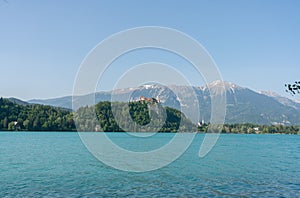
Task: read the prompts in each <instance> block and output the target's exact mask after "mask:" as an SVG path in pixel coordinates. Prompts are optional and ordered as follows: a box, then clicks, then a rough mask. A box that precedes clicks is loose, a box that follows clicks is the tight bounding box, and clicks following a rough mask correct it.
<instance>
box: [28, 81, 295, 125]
mask: <svg viewBox="0 0 300 198" xmlns="http://www.w3.org/2000/svg"><path fill="white" fill-rule="evenodd" d="M224 85H225V91H226V100H227V101H226V102H227V106H226V108H227V112H226V119H225V122H226V123H254V124H268V125H271V124H282V125H299V124H300V103H298V102H295V101H293V100H290V99H288V98H285V97H282V96H279V95H277V94H275V93H272V92H255V91H253V90H250V89H248V88H244V87H240V86H238V85H236V84H233V83H230V82H224ZM220 86H221V82H219V81H216V82H213V83H211V84H209V85H207V86H202V87H193V89H194V92H195V94H196V97H197V99H198V104H199V109H200V117H201V118H202V119H204V121H205V122H209V119H210V110H211V105H210V104H211V95H214V96H218V94H222V93H219V91H220V89H219V88H220ZM169 87H170V88H171V89H172V90H174V92H176V93H180V95H181V97H183V98H181V99H180V98H178V97H177V96H176V95H175V94H174V92H173V91H172V90H171V89H170V88H168V87H166V86H161V85H156V84H150V85H143V86H140V87H136V88H126V89H120V90H115V91H113V92H112V91H108V92H97V93H95V102H96V103H97V102H100V101H110V100H111V96H112V95H113V96H114V97H113V98H114V99H113V100H118V101H120V102H126V101H128V100H138V99H139V98H140V97H141V96H144V97H147V98H157V99H159V100H160V101H161V103H162V104H163V105H164V106H169V107H173V108H176V109H179V110H180V102H181V107H183V106H184V107H185V108H188V107H191V108H192V107H193V106H194V105H197V101H193V100H191V98H192V97H191V93H190V92H191V89H190V88H189V87H186V86H175V85H172V86H169ZM210 91H211V92H210ZM84 97H85V96H80V97H78V98H77V99H79V100H80V99H82V98H84ZM28 103H37V104H45V105H51V106H57V107H64V108H69V109H71V108H72V96H66V97H62V98H54V99H45V100H38V99H34V100H29V101H28Z"/></svg>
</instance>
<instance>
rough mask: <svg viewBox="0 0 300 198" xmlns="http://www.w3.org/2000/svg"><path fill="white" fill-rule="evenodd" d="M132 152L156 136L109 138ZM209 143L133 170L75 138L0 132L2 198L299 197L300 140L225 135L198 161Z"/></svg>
mask: <svg viewBox="0 0 300 198" xmlns="http://www.w3.org/2000/svg"><path fill="white" fill-rule="evenodd" d="M109 136H110V137H111V139H112V140H113V141H115V142H116V143H118V144H119V145H121V146H123V147H124V148H125V147H128V148H130V149H133V150H134V149H137V150H138V149H145V150H147V149H153V148H154V147H157V146H158V147H159V146H161V145H163V144H164V143H165V142H166V141H168V140H169V139H170V138H172V136H173V134H157V135H155V137H153V138H148V139H147V138H144V139H142V138H137V137H132V138H131V137H130V136H128V135H127V134H123V133H111V134H109ZM203 138H204V135H203V134H197V135H196V138H195V139H194V141H193V143H192V145H191V146H190V147H189V149H188V150H187V151H186V152H185V153H184V154H183V155H182V156H181V157H180V158H179V159H177V160H176V161H174V162H173V163H171V164H170V165H168V166H166V167H163V168H161V169H158V170H155V171H150V172H144V173H132V172H124V171H120V170H116V169H113V168H111V167H108V166H106V165H105V164H103V163H102V162H100V161H98V160H97V159H96V158H95V157H94V156H93V155H91V154H90V153H89V152H88V150H87V149H86V148H85V146H84V145H83V144H82V142H81V140H80V137H79V135H78V134H77V133H58V132H57V133H56V132H47V133H45V132H44V133H38V132H26V133H8V132H1V133H0V197H29V196H30V197H45V196H46V197H108V196H109V197H123V196H131V197H226V196H228V197H232V196H237V197H300V136H299V135H233V134H232V135H221V136H220V138H219V140H218V142H217V144H216V145H215V147H214V148H213V150H212V151H211V152H210V153H209V154H208V155H207V156H205V157H204V158H199V157H198V152H199V147H200V144H201V142H202V140H203Z"/></svg>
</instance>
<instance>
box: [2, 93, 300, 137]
mask: <svg viewBox="0 0 300 198" xmlns="http://www.w3.org/2000/svg"><path fill="white" fill-rule="evenodd" d="M116 118H117V119H116ZM75 121H76V122H75ZM75 123H76V125H75ZM209 126H210V125H209V124H206V123H203V124H202V125H201V126H197V127H196V125H195V124H193V123H192V122H191V121H190V120H189V119H188V118H187V117H186V116H185V115H184V114H183V113H182V112H180V111H178V110H176V109H173V108H169V107H163V106H162V105H161V104H160V103H157V102H147V101H143V102H142V101H137V102H129V103H122V102H113V103H111V102H108V101H105V102H99V103H98V104H96V105H94V106H86V107H81V108H79V109H78V110H77V111H76V112H72V111H71V110H69V109H64V108H59V107H53V106H47V105H39V104H27V105H21V104H17V103H15V102H11V101H10V100H8V99H3V98H0V131H105V132H123V131H124V129H125V130H126V131H134V132H147V131H150V132H151V131H154V132H155V131H159V132H193V131H198V132H203V133H206V132H209V130H208V129H209ZM220 132H221V133H243V134H263V133H285V134H300V126H283V125H257V124H250V123H245V124H224V125H223V126H222V128H221V129H220Z"/></svg>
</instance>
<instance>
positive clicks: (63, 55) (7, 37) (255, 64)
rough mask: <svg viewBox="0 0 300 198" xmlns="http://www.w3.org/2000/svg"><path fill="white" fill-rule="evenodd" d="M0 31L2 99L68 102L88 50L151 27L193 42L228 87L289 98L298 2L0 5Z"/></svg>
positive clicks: (12, 1)
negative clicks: (205, 53) (209, 58)
mask: <svg viewBox="0 0 300 198" xmlns="http://www.w3.org/2000/svg"><path fill="white" fill-rule="evenodd" d="M0 24H1V25H0V69H1V70H0V96H3V97H17V98H21V99H25V100H27V99H32V98H53V97H58V96H65V95H70V94H71V93H72V89H73V82H74V79H75V76H76V73H77V70H78V68H79V65H80V63H81V62H82V60H83V59H84V57H85V56H86V55H87V53H88V52H89V51H90V50H91V49H92V48H93V47H94V46H95V45H97V44H98V43H99V42H100V41H102V40H103V39H105V38H106V37H108V36H110V35H111V34H113V33H116V32H119V31H121V30H124V29H128V28H133V27H138V26H152V25H154V26H165V27H170V28H175V29H178V30H180V31H182V32H185V33H186V34H188V35H190V36H192V37H194V38H195V39H196V40H198V41H199V42H200V43H201V44H202V45H203V46H204V47H205V48H206V49H207V50H208V51H209V53H210V54H211V55H212V57H213V58H214V60H215V62H216V63H217V65H218V67H219V69H220V71H221V74H222V76H223V79H225V80H227V81H231V82H234V83H236V84H238V85H241V86H245V87H248V88H251V89H254V90H272V91H275V92H277V93H279V94H281V95H284V96H287V97H290V95H289V94H287V93H285V92H284V84H285V83H287V82H290V83H292V82H294V81H295V80H300V1H297V0H295V1H291V0H287V1H284V0H281V1H279V0H277V1H276V0H270V1H268V0H263V1H261V0H257V1H255V0H252V1H240V0H237V1H231V0H227V1H221V0H220V1H210V0H207V1H197V0H196V1H173V0H170V1H167V0H164V1H158V0H154V1H146V0H145V1H140V0H137V1H132V0H128V1H121V0H120V1H112V0H110V1H96V0H95V1H90V0H87V1H83V0H82V1H80V0H74V1H73V0H68V1H67V0H66V1H63V0H49V1H47V0H43V1H39V0H35V1H31V0H26V1H22V0H7V1H4V0H0ZM114 69H115V70H118V68H117V67H116V68H114ZM297 97H298V98H299V96H297Z"/></svg>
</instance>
